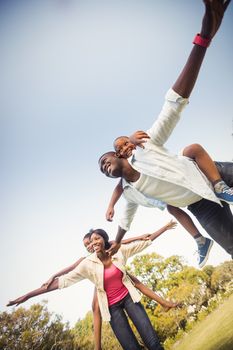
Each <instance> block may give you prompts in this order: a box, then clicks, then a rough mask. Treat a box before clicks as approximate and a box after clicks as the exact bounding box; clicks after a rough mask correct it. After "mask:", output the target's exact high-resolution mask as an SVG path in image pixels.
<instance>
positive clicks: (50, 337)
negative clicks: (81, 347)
mask: <svg viewBox="0 0 233 350" xmlns="http://www.w3.org/2000/svg"><path fill="white" fill-rule="evenodd" d="M0 349H4V350H15V349H17V350H36V349H38V350H42V349H43V350H72V349H74V347H73V336H72V334H71V332H70V330H69V325H68V323H66V324H63V323H62V318H61V316H58V315H53V314H52V313H50V312H48V310H47V307H46V305H45V302H44V303H43V304H34V305H32V306H31V307H30V309H28V310H26V309H24V308H23V307H20V308H18V309H16V310H13V311H12V312H11V313H8V312H3V313H0ZM77 349H78V348H77Z"/></svg>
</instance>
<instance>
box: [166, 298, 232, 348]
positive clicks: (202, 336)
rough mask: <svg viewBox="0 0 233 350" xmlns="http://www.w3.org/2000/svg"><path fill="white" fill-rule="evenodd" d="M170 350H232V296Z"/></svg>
mask: <svg viewBox="0 0 233 350" xmlns="http://www.w3.org/2000/svg"><path fill="white" fill-rule="evenodd" d="M172 350H233V295H231V296H230V297H229V298H228V299H227V300H226V301H224V303H223V304H221V305H220V306H219V307H218V309H216V310H214V311H213V312H212V313H211V314H210V315H208V316H207V317H206V318H205V319H204V320H203V321H201V322H199V323H198V324H197V325H196V326H194V328H193V329H192V330H191V331H190V332H189V333H188V334H187V335H185V336H184V338H182V339H181V340H180V341H179V342H178V343H176V344H175V345H174V346H173V347H172Z"/></svg>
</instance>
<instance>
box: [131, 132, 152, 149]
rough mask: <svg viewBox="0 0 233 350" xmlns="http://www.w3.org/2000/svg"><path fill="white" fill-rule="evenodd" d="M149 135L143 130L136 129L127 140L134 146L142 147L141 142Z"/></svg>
mask: <svg viewBox="0 0 233 350" xmlns="http://www.w3.org/2000/svg"><path fill="white" fill-rule="evenodd" d="M149 138H150V136H149V135H147V133H146V132H145V131H136V132H135V133H133V134H132V135H131V136H130V137H129V140H130V142H132V143H133V144H134V145H135V146H138V147H141V148H144V145H143V143H145V142H146V140H147V139H149Z"/></svg>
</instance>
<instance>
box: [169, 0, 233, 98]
mask: <svg viewBox="0 0 233 350" xmlns="http://www.w3.org/2000/svg"><path fill="white" fill-rule="evenodd" d="M230 1H231V0H228V1H224V0H221V1H219V0H212V1H211V0H204V1H203V2H204V3H205V14H204V17H203V20H202V27H201V32H200V35H199V38H198V39H197V40H196V42H199V44H195V45H194V47H193V49H192V51H191V53H190V56H189V58H188V60H187V62H186V64H185V66H184V68H183V70H182V72H181V74H180V75H179V77H178V79H177V80H176V82H175V84H174V85H173V87H172V88H173V90H174V91H175V92H177V93H178V94H179V95H180V96H182V97H184V98H188V97H189V96H190V94H191V92H192V90H193V87H194V85H195V83H196V80H197V77H198V74H199V71H200V67H201V64H202V62H203V59H204V57H205V53H206V49H207V47H205V45H208V41H209V42H210V40H212V39H213V37H214V36H215V34H216V33H217V31H218V29H219V27H220V25H221V22H222V19H223V16H224V13H225V11H226V9H227V7H228V5H229V3H230ZM202 39H203V40H202Z"/></svg>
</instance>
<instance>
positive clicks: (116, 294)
mask: <svg viewBox="0 0 233 350" xmlns="http://www.w3.org/2000/svg"><path fill="white" fill-rule="evenodd" d="M122 276H123V272H121V271H120V270H119V269H118V268H117V267H116V266H115V265H114V264H112V265H111V266H110V267H107V268H104V290H105V292H106V294H107V298H108V305H109V306H110V305H113V304H115V303H117V302H118V301H120V300H122V299H123V298H124V297H125V296H126V295H127V294H128V293H129V291H128V289H127V288H126V287H125V286H124V284H123V283H122Z"/></svg>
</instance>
